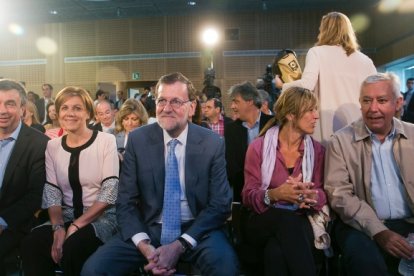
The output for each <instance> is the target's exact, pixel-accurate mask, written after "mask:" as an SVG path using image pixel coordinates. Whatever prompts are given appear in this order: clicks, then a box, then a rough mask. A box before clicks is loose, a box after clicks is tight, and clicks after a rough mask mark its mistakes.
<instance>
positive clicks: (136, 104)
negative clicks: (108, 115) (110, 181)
mask: <svg viewBox="0 0 414 276" xmlns="http://www.w3.org/2000/svg"><path fill="white" fill-rule="evenodd" d="M147 122H148V114H147V110H146V109H145V107H144V106H143V105H142V104H141V102H140V101H137V100H134V99H128V100H126V101H125V102H124V104H123V105H122V106H121V109H120V110H119V112H118V113H117V115H116V121H115V138H116V147H117V149H118V153H119V154H118V155H119V157H120V160H121V161H123V159H124V158H123V156H124V151H125V147H126V144H127V141H128V136H129V133H130V132H131V131H133V130H134V129H136V128H137V127H140V126H143V125H146V124H147Z"/></svg>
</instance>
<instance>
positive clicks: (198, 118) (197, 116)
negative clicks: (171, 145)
mask: <svg viewBox="0 0 414 276" xmlns="http://www.w3.org/2000/svg"><path fill="white" fill-rule="evenodd" d="M195 104H196V106H195V110H194V112H193V113H191V114H190V116H189V121H190V122H192V123H193V124H196V125H199V126H202V127H205V128H210V126H209V125H208V123H207V122H206V121H205V120H204V118H203V114H202V112H201V104H200V101H199V100H198V99H197V97H196V99H195Z"/></svg>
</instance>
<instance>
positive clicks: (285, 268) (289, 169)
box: [0, 73, 414, 275]
mask: <svg viewBox="0 0 414 276" xmlns="http://www.w3.org/2000/svg"><path fill="white" fill-rule="evenodd" d="M156 91H157V94H158V96H157V101H156V114H157V120H158V123H157V124H151V125H147V126H143V127H140V128H138V129H137V130H135V131H132V132H130V133H129V138H128V143H127V146H126V150H125V155H124V156H123V162H122V170H121V177H120V181H119V178H118V174H119V157H118V152H117V146H116V139H115V137H114V136H113V135H111V134H107V133H104V132H98V131H95V130H91V129H90V128H88V127H87V121H88V120H89V119H90V118H93V117H94V107H93V101H92V99H91V98H90V96H89V94H88V92H87V91H85V90H84V89H82V88H77V87H67V88H64V89H63V90H62V91H60V92H59V93H58V94H57V96H56V101H55V107H56V111H57V116H58V118H59V122H60V124H61V127H62V128H63V129H65V132H66V135H63V136H61V137H60V138H56V139H52V140H50V141H49V142H48V139H47V137H46V136H45V135H43V134H41V133H39V132H37V131H34V130H30V128H28V127H27V126H26V125H25V124H23V123H22V121H21V116H22V115H23V113H24V106H25V105H24V103H25V97H26V93H25V90H24V88H23V87H22V86H21V85H20V84H19V83H17V82H14V81H11V80H0V123H1V125H0V126H1V129H2V132H1V137H0V142H1V158H2V160H5V161H6V163H7V167H6V168H5V169H4V170H3V172H4V173H3V174H2V175H0V176H1V177H2V178H1V179H0V180H1V182H0V183H2V186H1V194H0V196H1V198H0V225H1V227H0V260H2V259H3V258H4V257H5V256H6V255H7V254H8V253H10V252H11V250H12V249H13V248H15V247H16V246H19V245H20V254H21V256H22V258H23V268H24V272H25V275H53V274H54V270H55V266H56V264H58V265H60V266H61V267H62V269H63V271H64V274H65V275H126V274H128V273H130V272H133V271H135V270H136V269H137V267H139V265H145V269H146V270H148V271H151V272H152V273H153V274H154V275H172V274H173V273H175V266H176V264H177V262H178V260H184V261H187V262H190V263H191V264H193V265H194V266H195V267H197V269H198V270H199V271H200V273H201V274H202V275H238V274H239V273H240V272H239V261H238V258H237V255H236V253H235V251H234V249H233V248H232V246H231V244H230V243H229V241H228V239H227V237H226V234H225V232H224V230H223V226H224V224H225V222H226V220H227V219H228V217H229V214H230V211H231V210H230V208H231V202H232V193H231V189H230V186H229V185H228V180H227V173H226V157H227V164H228V165H227V166H228V167H229V166H231V158H230V156H229V155H230V154H231V146H229V145H230V144H231V143H233V142H234V143H236V140H235V139H232V138H231V136H230V135H229V133H232V130H233V131H235V129H236V128H237V127H238V126H239V125H240V124H242V123H241V119H243V110H242V108H245V109H247V108H248V106H250V107H252V108H254V107H255V108H259V107H260V100H259V99H258V98H257V99H256V98H255V96H257V95H258V92H257V90H255V88H254V86H253V85H251V84H250V83H243V84H240V85H235V86H234V87H232V89H231V90H230V96H231V97H232V108H233V109H236V110H237V111H239V116H240V117H239V119H238V120H236V121H235V122H233V123H230V124H229V125H228V126H227V129H225V132H224V137H225V138H224V139H223V138H221V137H220V136H219V135H216V134H215V133H214V132H212V131H210V130H208V129H205V128H200V127H198V126H196V125H194V124H191V123H188V120H189V117H190V116H191V115H192V114H194V111H195V105H196V103H195V89H194V87H193V85H192V83H191V82H190V81H189V80H188V79H187V78H186V77H185V76H183V75H182V74H180V73H173V74H169V75H165V76H163V77H161V78H160V80H159V82H158V84H157V86H156ZM246 91H247V92H246ZM247 93H253V95H252V96H253V97H249V96H247V97H246V94H247ZM360 93H361V94H360V102H361V111H362V118H361V119H360V120H358V121H356V122H354V123H352V124H351V125H349V126H348V127H346V128H344V129H342V130H340V131H338V132H337V133H335V134H334V136H333V137H332V139H331V141H330V143H329V144H328V148H327V151H326V153H325V150H324V147H323V146H322V145H321V144H320V143H318V142H317V141H315V140H313V139H312V138H311V136H310V135H311V134H312V133H313V131H314V129H315V127H316V123H317V120H318V119H319V113H318V110H317V106H318V103H317V99H316V97H315V95H314V94H313V93H312V92H310V91H309V90H306V89H302V88H298V87H293V88H290V89H288V90H286V91H285V92H283V93H282V95H281V96H280V98H279V99H278V101H277V103H276V105H275V109H274V111H275V114H276V115H275V117H274V118H268V122H267V124H266V126H265V127H264V128H263V129H262V131H261V133H260V135H259V136H260V137H259V138H258V139H254V135H250V133H248V134H249V135H248V136H247V137H246V139H250V140H251V141H249V142H251V143H250V146H249V148H248V150H247V154H246V158H245V160H246V163H245V168H244V172H243V173H244V183H245V184H244V185H242V187H233V188H234V193H235V194H234V197H237V196H238V192H239V191H240V194H241V195H242V202H243V204H244V205H245V206H246V207H247V208H248V209H249V210H248V217H247V220H246V223H245V224H244V225H242V227H243V228H244V233H245V234H246V241H247V242H248V243H250V244H251V245H253V246H256V247H258V248H260V249H261V250H262V254H263V274H265V275H316V273H317V269H316V267H315V261H314V260H315V254H317V253H318V249H319V250H321V249H326V248H328V247H329V238H328V237H327V233H324V229H323V226H324V225H322V229H319V230H321V231H319V232H322V235H319V234H318V233H319V232H318V231H317V230H318V226H320V225H315V224H317V223H315V220H316V219H317V217H318V216H322V217H324V218H325V219H328V216H329V212H328V211H327V205H328V199H329V205H330V207H331V208H332V209H333V210H334V211H335V212H336V213H337V214H338V216H339V218H338V219H337V223H336V225H335V227H334V231H333V232H332V239H334V240H335V241H336V242H337V243H338V246H339V248H340V250H341V252H342V254H343V257H344V260H345V262H347V265H346V266H345V268H346V270H347V272H348V273H349V274H350V275H353V274H362V273H363V274H367V275H387V274H388V269H389V268H390V269H392V268H394V267H395V262H396V261H398V259H399V258H411V256H412V255H413V253H414V249H412V248H411V247H410V245H409V244H408V243H407V241H406V240H405V239H404V237H405V236H406V235H407V234H408V233H409V232H413V230H414V229H413V228H414V227H413V225H412V224H411V223H409V221H407V220H406V218H410V217H412V205H413V204H412V200H411V197H410V194H412V191H411V190H412V187H411V186H410V183H411V182H412V181H411V179H413V175H412V173H411V172H410V170H408V169H406V168H405V169H404V167H403V165H404V164H411V163H412V161H413V160H412V159H413V157H412V156H414V155H413V153H412V152H411V151H410V149H412V145H413V142H412V139H414V137H413V135H414V133H413V132H414V126H412V125H411V124H407V123H403V122H401V121H400V120H398V119H396V118H393V116H394V114H395V112H396V110H398V109H399V108H400V107H401V105H402V98H401V95H400V92H399V87H398V85H397V80H396V77H395V76H394V75H392V74H377V75H373V76H370V77H368V78H367V79H366V80H365V81H364V83H363V84H362V88H361V92H360ZM254 99H256V100H254ZM259 113H260V112H259ZM262 116H263V114H262V115H261V116H260V117H262ZM260 120H261V118H260ZM239 138H240V140H242V139H244V138H242V137H241V136H239ZM229 150H230V151H229ZM225 152H226V153H225ZM226 155H227V156H226ZM325 156H326V157H325ZM3 158H5V159H3ZM325 158H326V160H327V161H326V162H324V160H325ZM324 164H325V165H324ZM227 170H229V168H227ZM229 178H230V174H229ZM323 183H324V187H323ZM237 188H239V190H237ZM384 189H385V191H384ZM40 203H42V208H46V209H48V214H49V219H50V220H49V221H48V222H46V223H45V224H42V225H39V226H37V227H35V228H33V229H31V227H32V220H33V214H34V213H35V211H36V210H38V208H39V207H40ZM383 256H386V257H385V258H384V257H383ZM388 261H390V262H391V263H392V262H394V265H390V266H387V264H388ZM298 264H300V265H298Z"/></svg>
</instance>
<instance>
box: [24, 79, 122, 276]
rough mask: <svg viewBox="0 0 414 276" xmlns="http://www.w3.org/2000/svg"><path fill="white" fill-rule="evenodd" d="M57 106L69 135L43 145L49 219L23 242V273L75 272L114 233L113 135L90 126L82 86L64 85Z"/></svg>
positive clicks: (115, 167) (115, 172)
mask: <svg viewBox="0 0 414 276" xmlns="http://www.w3.org/2000/svg"><path fill="white" fill-rule="evenodd" d="M55 104H56V110H57V115H58V118H59V121H60V123H61V126H62V127H63V128H64V129H65V130H66V132H67V134H66V135H64V136H62V137H59V138H56V139H53V140H50V141H49V143H48V145H47V149H46V179H47V180H46V184H45V187H44V190H43V203H42V208H47V209H48V213H49V218H50V221H49V222H47V223H46V224H44V225H41V226H39V227H37V228H34V229H33V230H32V232H31V233H30V234H29V235H28V236H27V237H26V239H25V240H24V242H23V243H22V250H21V254H22V257H23V269H24V274H25V275H26V276H32V275H33V276H35V275H42V276H43V275H45V276H46V275H55V266H56V264H58V265H60V266H61V268H62V269H63V273H64V275H79V274H80V271H81V269H82V266H83V263H84V262H85V261H86V259H87V258H88V257H89V256H90V255H91V254H92V253H93V252H94V251H95V250H96V249H97V248H98V247H99V246H100V245H102V244H103V243H104V242H106V241H107V240H108V239H109V238H110V237H111V236H112V235H113V234H114V233H115V232H116V227H117V224H116V217H115V205H114V204H115V200H116V197H117V190H118V172H119V161H118V156H117V151H116V143H115V137H114V136H113V135H111V134H107V133H104V132H98V131H93V130H90V129H89V128H88V127H87V123H88V122H89V120H90V119H91V118H93V116H94V111H93V110H94V109H93V101H92V99H91V97H90V96H89V94H88V92H86V90H84V89H83V88H78V87H66V88H64V89H63V90H62V91H60V92H59V93H58V95H57V96H56V101H55Z"/></svg>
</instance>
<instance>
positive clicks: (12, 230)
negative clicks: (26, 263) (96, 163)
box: [0, 79, 48, 275]
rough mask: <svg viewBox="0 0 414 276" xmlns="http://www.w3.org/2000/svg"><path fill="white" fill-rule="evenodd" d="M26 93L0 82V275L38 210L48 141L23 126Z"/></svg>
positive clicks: (33, 130) (9, 81)
mask: <svg viewBox="0 0 414 276" xmlns="http://www.w3.org/2000/svg"><path fill="white" fill-rule="evenodd" d="M25 102H26V91H25V89H24V87H23V86H22V85H20V84H19V83H18V82H16V81H12V80H7V79H2V80H0V275H4V274H5V271H2V269H4V265H3V264H2V262H3V260H4V258H5V257H6V256H7V255H9V254H10V252H12V250H13V249H14V248H16V247H18V246H19V243H20V240H21V239H22V238H23V236H24V235H25V234H26V233H28V231H29V230H30V228H31V226H32V223H33V221H34V213H35V212H36V211H37V210H38V209H40V204H41V199H42V192H43V185H44V183H45V181H46V172H45V150H46V145H47V140H48V138H47V137H46V136H45V135H44V134H43V133H41V132H38V131H37V130H35V129H32V128H30V127H28V126H26V125H25V124H23V123H22V120H21V118H22V116H23V114H24V111H25Z"/></svg>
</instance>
